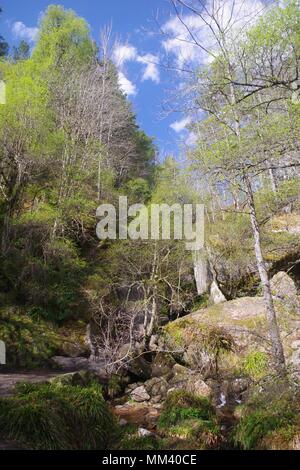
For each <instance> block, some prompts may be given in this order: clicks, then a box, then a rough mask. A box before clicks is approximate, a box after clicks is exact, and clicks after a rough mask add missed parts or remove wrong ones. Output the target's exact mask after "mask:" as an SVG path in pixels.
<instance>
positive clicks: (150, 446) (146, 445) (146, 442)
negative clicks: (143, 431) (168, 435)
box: [118, 435, 161, 450]
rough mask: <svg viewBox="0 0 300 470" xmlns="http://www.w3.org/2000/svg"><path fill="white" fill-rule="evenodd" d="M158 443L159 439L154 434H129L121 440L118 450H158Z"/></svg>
mask: <svg viewBox="0 0 300 470" xmlns="http://www.w3.org/2000/svg"><path fill="white" fill-rule="evenodd" d="M160 444H161V443H160V439H158V438H156V437H154V436H153V437H152V436H146V437H140V436H138V435H129V436H126V437H124V438H123V439H122V440H121V442H120V445H119V446H118V450H159V449H160V448H161V446H160Z"/></svg>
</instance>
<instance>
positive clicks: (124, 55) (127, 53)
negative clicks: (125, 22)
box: [113, 43, 137, 68]
mask: <svg viewBox="0 0 300 470" xmlns="http://www.w3.org/2000/svg"><path fill="white" fill-rule="evenodd" d="M136 57H137V51H136V48H135V47H134V46H131V45H130V44H121V43H117V44H116V45H115V47H114V50H113V61H114V63H115V64H116V66H117V67H118V68H122V67H123V65H124V64H125V62H128V61H132V60H135V59H136Z"/></svg>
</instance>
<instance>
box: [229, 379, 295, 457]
mask: <svg viewBox="0 0 300 470" xmlns="http://www.w3.org/2000/svg"><path fill="white" fill-rule="evenodd" d="M272 380H273V382H272V384H267V385H266V386H264V387H263V390H262V389H261V388H260V390H259V391H258V392H255V393H253V394H252V396H251V397H250V399H249V400H248V401H247V403H246V404H245V405H243V406H242V408H241V419H240V422H239V424H238V425H237V426H236V428H235V430H234V432H233V440H234V443H235V444H236V445H238V446H240V447H241V448H243V449H257V448H258V449H259V448H265V443H266V442H267V439H268V437H270V436H272V435H276V434H277V433H278V432H279V433H280V434H281V433H282V432H284V429H286V430H288V429H289V428H290V426H296V427H298V429H299V424H300V408H299V391H298V390H297V389H294V388H293V387H292V386H288V384H287V382H285V383H281V382H278V380H276V378H273V379H272ZM268 445H269V446H270V442H269V443H268ZM267 448H268V446H267Z"/></svg>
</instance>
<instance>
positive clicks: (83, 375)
mask: <svg viewBox="0 0 300 470" xmlns="http://www.w3.org/2000/svg"><path fill="white" fill-rule="evenodd" d="M93 380H97V376H96V375H95V374H93V373H92V372H90V371H88V370H82V371H79V372H69V373H68V374H62V375H58V376H56V377H51V378H50V379H49V380H48V382H49V383H52V384H56V385H61V386H62V385H80V386H81V387H86V386H87V385H89V384H90V383H91V382H92V381H93Z"/></svg>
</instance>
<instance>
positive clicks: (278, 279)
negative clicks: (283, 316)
mask: <svg viewBox="0 0 300 470" xmlns="http://www.w3.org/2000/svg"><path fill="white" fill-rule="evenodd" d="M270 284H271V289H272V295H274V296H275V297H278V298H279V299H286V298H287V299H288V298H290V297H296V295H297V287H296V284H295V282H294V281H293V279H292V278H291V277H290V276H289V275H288V274H287V273H286V272H284V271H279V272H278V273H277V274H275V276H273V277H272V279H271V281H270Z"/></svg>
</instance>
